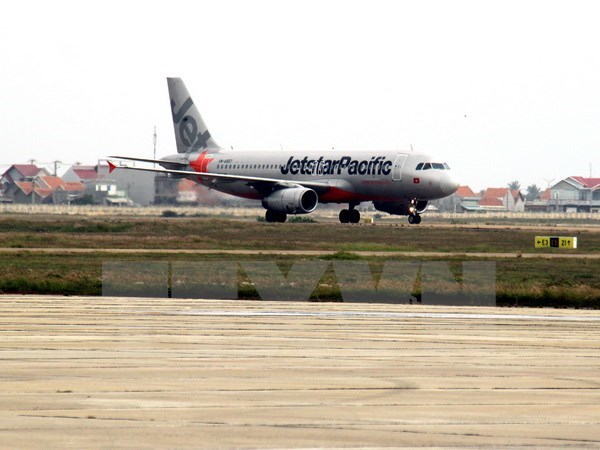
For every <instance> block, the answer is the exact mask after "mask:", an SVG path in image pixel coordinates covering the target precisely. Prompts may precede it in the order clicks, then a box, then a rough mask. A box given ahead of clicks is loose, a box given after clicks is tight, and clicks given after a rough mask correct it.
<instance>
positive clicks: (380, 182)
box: [165, 150, 458, 203]
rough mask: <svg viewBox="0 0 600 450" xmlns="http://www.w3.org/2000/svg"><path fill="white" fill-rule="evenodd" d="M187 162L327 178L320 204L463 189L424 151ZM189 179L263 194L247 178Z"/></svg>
mask: <svg viewBox="0 0 600 450" xmlns="http://www.w3.org/2000/svg"><path fill="white" fill-rule="evenodd" d="M178 156H180V157H181V156H182V155H178ZM173 157H174V156H170V157H166V158H165V159H173ZM187 160H188V162H189V167H190V170H194V171H196V172H210V173H217V174H224V175H238V176H239V175H244V176H253V177H260V178H274V179H281V180H288V181H290V182H307V181H315V182H316V181H318V182H326V183H327V184H328V185H330V186H331V189H328V190H327V191H326V192H323V193H319V192H318V191H317V193H318V194H319V202H320V203H328V202H334V203H348V202H361V201H377V200H379V201H397V200H404V201H410V200H412V199H419V200H433V199H437V198H442V197H445V196H447V195H450V194H452V193H453V192H454V191H456V188H457V187H458V184H457V183H456V182H455V181H453V180H452V178H451V171H450V168H449V167H448V165H447V164H445V163H443V162H437V160H434V159H432V158H431V157H430V156H428V155H425V154H421V153H407V152H398V151H393V152H390V151H353V152H344V151H338V150H329V151H327V152H319V151H317V152H315V151H295V152H288V151H261V152H240V151H234V150H220V151H219V152H216V153H208V152H202V153H192V154H189V155H188V158H187ZM422 163H424V164H422ZM419 164H420V165H421V167H419ZM427 166H429V167H427ZM433 166H435V167H433ZM418 167H419V169H420V170H417V168H418ZM423 167H426V168H425V169H424V168H423ZM190 178H191V179H194V178H196V179H195V180H194V181H198V182H200V183H202V184H204V185H206V186H210V187H211V188H213V189H217V190H219V191H222V192H225V193H227V194H231V195H236V196H240V197H245V198H255V199H260V198H262V197H263V195H264V193H263V192H260V190H259V189H257V187H256V186H255V185H251V184H249V183H248V182H246V181H240V180H214V179H212V180H209V179H202V178H201V177H193V176H191V177H190Z"/></svg>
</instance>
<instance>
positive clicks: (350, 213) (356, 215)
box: [340, 203, 360, 223]
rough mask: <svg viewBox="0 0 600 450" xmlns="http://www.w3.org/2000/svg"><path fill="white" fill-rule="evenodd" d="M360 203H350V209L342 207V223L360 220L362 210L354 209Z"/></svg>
mask: <svg viewBox="0 0 600 450" xmlns="http://www.w3.org/2000/svg"><path fill="white" fill-rule="evenodd" d="M357 205H358V203H350V206H349V208H350V209H342V210H341V211H340V222H341V223H358V222H360V211H358V210H357V209H354V208H355V207H356V206H357Z"/></svg>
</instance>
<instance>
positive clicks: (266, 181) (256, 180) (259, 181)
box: [108, 158, 333, 193]
mask: <svg viewBox="0 0 600 450" xmlns="http://www.w3.org/2000/svg"><path fill="white" fill-rule="evenodd" d="M123 159H125V158H123ZM129 159H132V160H134V161H142V159H138V158H136V159H133V158H129ZM146 161H147V162H154V160H146ZM156 162H159V161H158V160H157V161H156ZM162 162H163V163H165V162H166V161H164V160H162ZM169 162H170V161H169ZM186 165H187V164H186ZM108 166H109V173H110V172H112V171H113V170H115V169H125V170H141V171H144V172H156V173H171V174H173V175H183V176H187V177H197V178H208V179H211V180H214V181H247V182H248V184H249V185H263V186H264V185H271V186H281V187H286V188H287V187H296V186H304V187H308V188H311V189H314V190H315V191H317V192H318V193H323V192H326V191H327V190H328V189H329V188H331V187H333V186H332V185H331V184H329V183H326V182H323V181H291V180H281V179H279V178H264V177H252V176H246V175H229V174H222V173H213V172H195V171H193V170H175V169H155V168H149V167H148V168H146V167H130V166H117V165H116V164H114V163H112V162H111V161H108Z"/></svg>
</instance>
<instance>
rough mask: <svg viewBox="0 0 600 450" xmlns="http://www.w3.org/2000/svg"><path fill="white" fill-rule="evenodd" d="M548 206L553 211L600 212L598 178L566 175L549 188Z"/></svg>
mask: <svg viewBox="0 0 600 450" xmlns="http://www.w3.org/2000/svg"><path fill="white" fill-rule="evenodd" d="M548 207H549V209H550V210H553V211H565V212H600V178H592V177H589V178H586V177H580V176H570V177H567V178H565V179H563V180H561V181H559V182H558V183H556V184H555V185H554V186H552V187H551V189H550V199H549V201H548Z"/></svg>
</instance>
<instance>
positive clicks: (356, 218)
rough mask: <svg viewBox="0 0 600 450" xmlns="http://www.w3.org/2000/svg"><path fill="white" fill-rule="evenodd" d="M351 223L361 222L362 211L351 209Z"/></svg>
mask: <svg viewBox="0 0 600 450" xmlns="http://www.w3.org/2000/svg"><path fill="white" fill-rule="evenodd" d="M349 212H350V223H358V222H360V211H358V210H357V209H351V210H350V211H349Z"/></svg>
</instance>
